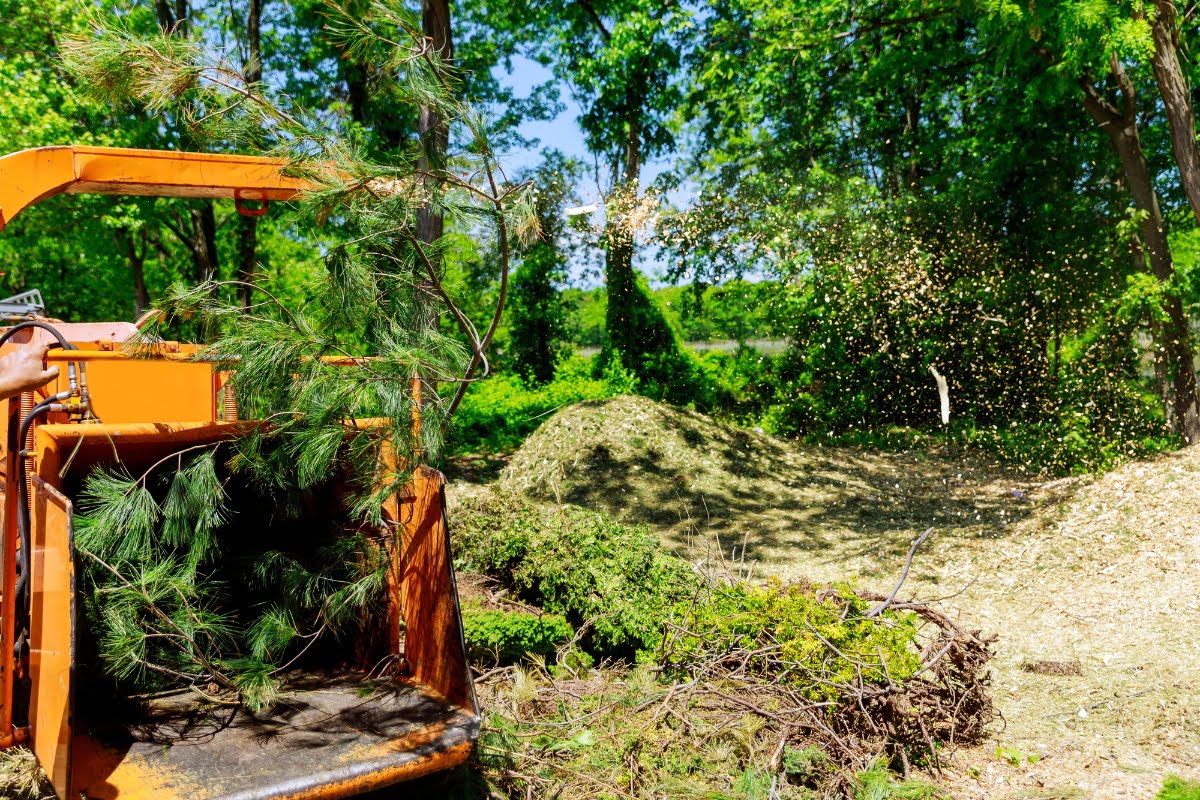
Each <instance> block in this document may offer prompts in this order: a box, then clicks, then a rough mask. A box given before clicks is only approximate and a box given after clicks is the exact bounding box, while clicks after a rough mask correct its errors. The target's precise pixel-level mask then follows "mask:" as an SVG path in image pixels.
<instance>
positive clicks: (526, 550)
mask: <svg viewBox="0 0 1200 800" xmlns="http://www.w3.org/2000/svg"><path fill="white" fill-rule="evenodd" d="M454 534H455V535H454V543H455V559H456V563H457V564H458V565H460V566H461V567H462V568H464V569H467V570H471V571H475V572H480V573H484V574H486V575H490V576H492V577H493V578H495V579H497V580H498V581H499V582H500V583H501V585H503V586H505V587H506V588H508V589H509V590H510V591H512V592H513V595H514V596H515V597H516V598H518V599H520V600H521V601H523V602H526V603H530V604H532V605H536V606H538V607H539V608H543V609H545V610H547V611H549V612H551V613H554V614H561V615H562V616H564V617H566V619H567V621H568V622H570V623H571V624H572V625H574V626H575V627H577V628H578V627H579V626H581V625H584V624H590V630H589V632H588V633H587V634H586V636H585V637H583V639H582V641H581V644H582V645H583V648H584V649H585V650H587V651H589V652H591V653H592V654H594V655H597V656H600V657H614V658H632V657H634V656H636V655H637V653H638V652H639V651H648V650H651V649H653V648H655V647H656V646H657V645H658V643H659V642H660V641H661V638H662V633H663V623H664V621H665V617H666V613H667V611H668V609H670V608H672V607H673V606H675V605H676V604H677V603H679V602H681V601H684V600H686V599H687V598H690V597H691V596H692V595H693V594H694V593H695V591H696V588H697V586H698V581H697V579H696V577H695V575H694V574H693V572H692V570H691V569H690V567H688V565H687V564H686V563H685V562H683V561H682V560H680V559H677V558H675V557H674V556H671V555H670V554H669V553H667V552H665V551H664V550H663V549H662V548H661V546H660V545H659V543H658V540H657V539H656V538H655V537H654V536H653V535H652V534H651V533H650V531H649V530H648V529H647V528H646V527H645V526H636V527H634V526H628V525H622V524H620V523H618V522H614V521H612V520H610V519H608V518H606V517H604V516H603V515H601V514H598V513H596V512H594V511H587V510H585V509H582V508H578V507H576V506H563V507H561V508H549V507H542V506H539V505H536V504H534V503H532V502H530V501H528V500H524V499H520V498H515V497H501V496H499V495H498V494H496V493H492V494H491V495H488V496H486V497H484V498H482V499H477V500H473V501H469V502H467V503H465V504H464V506H463V507H462V508H461V509H460V510H459V511H458V512H457V514H456V515H455V520H454Z"/></svg>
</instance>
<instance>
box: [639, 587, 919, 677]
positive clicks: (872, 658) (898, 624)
mask: <svg viewBox="0 0 1200 800" xmlns="http://www.w3.org/2000/svg"><path fill="white" fill-rule="evenodd" d="M835 601H836V602H835ZM871 605H872V604H869V603H867V602H866V601H864V600H862V599H860V598H859V597H858V595H856V594H855V593H854V592H853V591H852V590H851V589H850V588H849V587H848V586H844V585H843V586H838V587H834V589H833V590H832V592H827V593H814V591H813V589H812V588H811V587H806V586H798V585H791V586H784V585H782V584H781V583H779V582H778V581H772V582H771V583H770V584H768V585H767V586H762V587H759V586H752V585H749V584H742V583H738V584H734V585H733V586H730V587H717V588H715V589H714V590H713V591H712V592H711V594H709V595H708V596H706V597H703V598H701V599H700V600H699V601H696V602H691V603H688V604H685V605H683V606H679V607H676V609H675V610H674V611H673V613H672V624H671V625H670V627H669V632H668V634H667V636H666V638H665V639H664V640H663V644H662V649H661V651H660V654H659V658H660V660H661V662H662V663H663V665H664V666H665V667H667V668H668V669H672V670H680V671H684V672H687V671H690V670H691V669H692V668H694V667H699V666H701V665H703V664H705V663H706V662H707V661H708V659H709V658H711V657H712V655H713V654H714V653H720V652H724V651H728V650H738V651H741V652H746V653H751V654H753V653H759V655H751V656H749V657H748V658H747V660H746V668H747V669H748V670H749V671H750V672H751V673H752V674H754V673H758V674H760V675H761V676H762V677H763V678H764V679H768V680H770V679H775V680H784V681H787V682H789V683H791V684H792V685H794V686H796V687H797V690H798V691H799V692H801V693H802V694H804V695H805V696H806V697H808V698H809V699H812V700H818V701H821V700H831V701H836V700H838V699H839V698H840V697H841V696H842V693H843V688H844V687H848V686H852V685H854V684H855V683H856V681H859V680H861V681H862V682H864V683H866V684H876V685H886V684H887V683H888V682H889V680H895V681H901V682H903V681H905V680H907V679H908V678H909V677H911V676H912V675H913V674H914V673H915V672H916V671H917V670H918V669H919V668H920V666H921V664H920V659H919V658H918V652H919V648H918V647H917V646H916V637H917V627H916V617H914V616H913V615H912V614H895V613H892V612H890V611H889V612H884V615H883V616H884V620H885V621H884V620H879V619H874V618H868V617H867V616H866V612H867V611H868V609H869V608H870V606H871ZM847 609H848V610H847ZM780 663H784V664H787V665H788V669H787V671H786V674H784V675H777V674H775V673H776V672H777V671H778V668H779V664H780ZM813 675H821V676H822V680H821V681H819V682H814V681H813V680H812V676H813Z"/></svg>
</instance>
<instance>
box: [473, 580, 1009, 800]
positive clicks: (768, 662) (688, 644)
mask: <svg viewBox="0 0 1200 800" xmlns="http://www.w3.org/2000/svg"><path fill="white" fill-rule="evenodd" d="M883 600H885V598H883V597H882V596H876V595H873V594H870V593H859V592H855V591H853V590H851V589H850V588H849V587H847V586H845V585H841V586H833V587H825V588H819V589H818V588H815V587H812V586H808V585H790V586H784V585H782V584H778V583H772V584H769V585H767V586H752V585H749V584H744V583H729V582H722V583H712V582H706V583H705V584H704V586H703V588H702V589H701V590H700V591H698V592H697V594H696V596H695V597H694V598H693V600H692V602H691V603H689V604H688V605H686V606H682V607H678V608H676V609H674V610H673V611H671V612H670V613H669V615H668V619H667V621H666V623H665V634H664V636H663V640H662V645H661V647H660V649H659V652H658V654H657V658H656V659H655V660H654V661H653V662H645V663H642V664H639V665H638V666H637V667H634V668H628V667H622V666H613V665H609V666H607V667H604V668H601V669H598V670H594V671H575V670H572V669H570V668H565V667H553V666H550V667H547V666H544V664H540V663H539V664H537V665H536V666H534V667H533V668H529V669H516V668H514V669H511V670H508V671H507V672H493V674H492V675H491V676H490V677H489V679H488V680H487V681H485V682H484V685H483V694H484V696H485V698H486V699H487V701H488V703H489V706H490V707H491V709H492V710H493V711H494V712H495V713H494V714H493V716H492V717H491V720H490V724H489V728H488V731H487V733H486V734H485V736H484V740H483V744H482V747H481V760H482V762H483V765H484V768H485V769H484V775H485V776H486V777H487V778H488V780H489V781H490V782H491V784H492V788H493V789H494V790H497V791H499V792H501V793H503V794H506V795H508V796H520V795H524V796H532V797H541V796H545V797H551V796H553V797H562V798H569V797H576V796H578V797H584V796H589V797H590V796H595V795H596V794H597V793H598V792H599V793H601V794H608V795H611V796H615V797H658V796H664V794H665V795H669V796H692V795H696V796H706V795H708V794H711V793H713V792H718V793H720V792H736V793H738V794H746V795H747V796H751V797H754V796H759V797H763V798H768V797H779V798H783V797H796V798H800V797H810V796H813V795H812V793H814V792H816V793H817V794H818V796H822V797H838V796H844V797H856V796H860V795H862V794H863V793H864V782H866V783H870V782H872V781H874V782H880V781H882V782H884V783H887V782H888V781H892V780H893V778H892V777H889V776H890V775H892V773H893V771H894V773H898V774H899V776H900V777H899V780H901V781H903V787H904V788H905V791H907V792H908V793H906V794H904V795H903V796H906V797H908V796H913V797H937V796H942V794H943V793H941V792H940V790H938V789H937V788H936V786H934V785H932V784H928V783H924V782H922V781H921V779H920V778H918V777H916V775H915V773H916V771H918V770H921V771H924V772H928V773H932V774H934V775H936V774H937V773H938V772H939V771H940V769H941V766H942V765H943V763H944V761H945V759H946V757H947V756H948V754H949V753H950V751H952V750H953V748H954V747H956V746H958V745H968V744H974V743H978V742H979V741H980V740H981V739H982V737H983V735H984V732H985V729H986V727H987V726H988V724H989V723H991V722H992V720H993V719H994V717H995V711H994V709H993V705H992V701H991V697H990V694H989V691H988V687H989V682H990V676H989V674H988V672H987V669H986V665H987V662H988V660H989V659H990V658H991V644H992V642H993V641H994V638H993V637H985V636H983V635H981V634H980V633H979V632H977V631H968V630H965V629H963V628H962V627H960V626H958V625H957V624H955V623H954V622H953V621H951V620H950V619H949V618H948V617H946V616H945V615H944V614H942V613H941V612H940V611H938V610H937V609H935V608H933V607H931V606H930V605H928V604H925V603H920V602H892V603H889V604H888V605H887V606H886V608H884V607H883V603H882V602H881V601H883ZM872 796H874V795H872Z"/></svg>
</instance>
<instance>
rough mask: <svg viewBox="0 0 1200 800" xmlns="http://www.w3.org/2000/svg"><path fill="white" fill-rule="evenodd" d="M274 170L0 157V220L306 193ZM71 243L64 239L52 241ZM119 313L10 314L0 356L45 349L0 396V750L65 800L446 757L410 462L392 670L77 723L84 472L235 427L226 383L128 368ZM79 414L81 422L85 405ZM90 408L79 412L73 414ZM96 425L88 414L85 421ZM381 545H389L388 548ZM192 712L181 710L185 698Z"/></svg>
mask: <svg viewBox="0 0 1200 800" xmlns="http://www.w3.org/2000/svg"><path fill="white" fill-rule="evenodd" d="M303 188H304V187H303V185H301V184H300V182H298V181H297V180H295V179H292V178H289V177H287V176H286V175H285V174H284V173H283V172H282V170H281V168H280V164H279V162H276V161H273V160H270V159H264V158H253V157H242V156H228V155H205V154H193V153H168V152H155V151H142V150H123V149H110V148H98V147H50V148H42V149H37V150H27V151H23V152H19V153H15V154H13V155H9V156H5V157H3V158H0V229H2V228H3V227H4V226H5V225H6V224H7V223H9V222H11V220H12V219H13V217H15V216H16V215H17V214H18V213H19V212H20V211H21V210H22V209H24V208H25V207H27V206H29V205H31V204H33V203H36V202H38V201H40V200H43V199H45V198H48V197H51V196H53V195H57V194H61V193H83V192H92V193H106V194H126V195H153V196H170V197H214V198H218V197H220V198H234V199H235V200H236V201H237V203H238V208H239V210H242V211H246V212H249V211H250V210H249V209H245V208H244V207H243V201H246V200H249V201H255V202H260V203H265V202H266V201H271V200H286V199H288V198H291V197H293V196H294V195H296V194H297V192H299V191H302V190H303ZM63 235H64V236H69V235H70V232H69V231H64V232H63ZM134 332H135V327H134V325H133V324H131V323H127V322H95V323H72V324H59V323H47V322H41V321H30V322H23V323H19V324H16V325H12V326H10V327H8V328H6V329H0V353H2V352H5V351H7V350H9V349H11V348H12V347H15V346H17V344H18V343H21V342H29V341H33V340H39V339H40V340H44V341H47V342H54V343H55V344H56V345H57V346H54V347H53V349H51V350H50V351H49V353H48V355H47V360H48V361H49V362H50V363H52V364H58V365H60V373H59V377H58V378H57V379H56V381H52V382H51V383H50V384H49V385H47V386H46V387H44V388H43V389H41V390H39V391H37V392H33V393H30V394H27V395H25V396H23V397H20V398H14V399H12V400H9V401H6V402H4V403H0V412H2V413H3V420H4V421H5V423H6V425H7V431H6V434H5V435H4V436H0V446H2V447H3V450H2V452H3V459H0V465H2V468H3V470H4V473H3V480H2V482H0V491H2V492H3V535H2V538H0V562H2V567H0V575H2V578H0V611H2V620H0V621H2V628H0V747H11V746H13V745H16V744H23V745H25V746H27V747H29V748H30V749H32V750H33V752H34V753H35V754H36V755H37V758H38V760H39V762H40V763H41V765H42V766H43V767H44V768H45V771H46V773H47V775H48V776H49V778H50V781H51V782H52V783H53V786H54V791H55V792H56V793H57V795H58V797H59V798H61V799H62V800H67V798H70V799H71V800H79V798H92V799H94V800H100V799H101V798H103V799H104V800H108V799H109V798H121V800H132V798H147V799H148V798H156V800H170V799H171V798H180V799H181V800H182V799H183V798H187V800H202V799H204V798H238V800H257V799H259V798H263V799H265V798H318V797H320V798H335V797H350V796H354V795H356V794H360V793H363V792H366V791H369V790H372V789H377V788H381V787H385V786H389V785H392V784H395V783H399V782H402V781H405V780H408V779H411V778H414V777H418V776H421V775H424V774H427V773H430V772H434V771H437V770H441V769H445V768H448V767H451V766H454V765H456V764H458V763H460V762H462V761H463V760H464V759H465V758H466V757H467V755H468V754H469V752H470V749H471V747H472V745H473V743H474V741H475V739H476V738H477V736H478V731H479V716H478V709H477V707H476V704H475V696H474V689H473V686H472V683H471V677H470V672H469V670H468V666H467V662H466V654H465V648H464V646H463V638H462V621H461V616H460V612H459V608H458V596H457V593H456V590H455V585H454V575H453V571H452V567H451V562H450V554H449V539H448V533H447V529H446V523H445V515H444V510H443V498H444V493H443V486H444V479H443V478H442V476H441V474H439V473H438V472H436V471H434V470H431V469H427V468H421V469H419V470H418V471H417V472H416V473H415V475H414V477H413V479H412V481H411V483H410V485H409V486H408V489H407V490H406V491H404V492H401V493H399V494H398V495H397V496H396V497H394V498H393V499H392V500H391V501H390V502H389V504H388V507H387V509H386V511H387V514H386V516H388V517H390V519H388V520H387V521H388V522H389V523H390V524H389V525H388V530H387V531H385V532H382V533H381V534H380V535H381V538H386V540H387V541H389V542H391V543H392V544H390V545H389V546H388V548H387V552H388V554H389V556H388V557H389V559H390V561H389V563H388V572H389V577H390V580H389V586H388V592H387V594H388V596H389V601H388V604H387V610H386V614H387V619H385V620H379V621H373V622H372V625H371V626H370V628H369V629H370V630H373V631H382V633H380V634H379V637H380V638H383V639H387V640H388V641H386V642H382V643H379V642H375V643H373V646H375V647H376V652H378V650H379V649H380V648H383V649H384V650H385V652H387V653H389V654H390V655H391V656H392V658H391V660H390V663H393V664H396V665H397V667H396V668H395V669H394V670H392V671H390V672H389V674H388V676H387V679H386V680H383V681H379V680H373V681H372V680H369V677H375V678H377V677H378V673H376V675H375V676H367V675H366V674H365V673H362V672H356V671H354V670H349V669H341V670H340V671H339V670H332V669H331V670H329V671H326V672H318V671H313V672H311V673H307V674H303V675H299V676H292V677H289V680H288V684H287V688H288V691H287V694H286V695H285V697H284V699H283V700H282V701H281V702H279V703H277V704H276V705H275V706H273V707H271V708H270V709H267V710H264V711H261V712H258V713H251V712H249V711H247V710H246V709H244V708H241V707H233V708H232V709H230V708H224V709H222V710H221V713H219V714H215V713H213V714H208V715H207V716H206V715H205V714H204V713H197V709H196V708H194V707H187V708H184V707H181V706H179V703H180V700H179V699H178V696H167V697H164V698H162V699H150V700H146V701H145V703H144V704H143V705H144V708H145V710H144V712H143V716H142V717H140V718H136V719H131V720H126V719H123V718H122V719H114V718H112V717H109V716H106V715H104V714H97V713H95V712H91V713H89V708H90V707H95V704H94V703H91V702H88V701H89V700H90V698H88V697H81V696H80V695H81V691H80V685H81V682H82V681H81V678H82V677H86V676H81V675H80V674H79V672H78V664H77V657H76V652H77V644H78V643H79V642H80V634H81V631H80V629H79V626H80V625H81V624H82V622H83V620H82V617H81V614H80V611H79V605H80V601H79V598H78V596H77V587H76V572H77V569H79V568H80V564H79V563H78V561H77V559H76V556H77V553H76V552H75V548H74V538H73V518H74V500H75V498H76V496H77V494H78V492H79V491H80V487H81V484H82V482H83V479H84V477H85V476H86V475H87V474H88V473H89V472H90V471H91V470H92V469H93V468H95V467H96V466H97V465H100V466H105V465H114V464H118V463H119V464H121V465H123V466H124V467H125V468H127V469H128V470H130V471H131V474H135V475H136V474H138V472H137V471H138V470H144V469H146V468H147V467H148V466H150V465H152V464H153V463H155V462H156V461H157V460H159V459H162V458H164V457H167V456H170V455H171V454H172V453H176V452H178V451H180V450H181V449H183V448H186V447H190V446H193V445H196V444H201V443H208V442H216V441H219V440H226V439H230V438H233V437H238V436H242V435H244V434H245V433H247V431H249V430H251V429H253V428H255V427H256V426H258V425H260V424H261V423H257V422H254V421H246V420H239V419H238V414H237V405H236V401H235V398H234V397H233V393H232V391H231V387H228V386H227V385H226V384H227V379H228V375H227V374H224V373H221V372H219V371H217V370H216V369H215V368H214V367H213V365H212V364H211V363H205V362H203V361H198V360H195V359H193V358H192V356H193V354H195V353H196V352H197V348H196V347H194V346H189V345H186V344H174V343H166V344H165V345H163V346H162V347H160V348H157V350H158V351H159V352H158V354H157V355H156V356H155V357H153V358H143V357H140V356H139V357H138V358H130V357H127V355H126V354H125V353H124V352H123V349H122V346H121V345H122V342H123V341H125V340H126V339H127V338H128V337H129V336H130V335H131V334H133V333H134ZM87 411H90V412H91V414H90V415H88V414H85V412H87ZM88 416H90V417H93V418H89V419H85V417H88ZM95 418H98V419H99V420H100V421H99V422H97V421H96V419H95ZM388 537H390V538H388ZM189 702H192V703H193V705H194V702H195V701H194V699H193V700H191V701H189Z"/></svg>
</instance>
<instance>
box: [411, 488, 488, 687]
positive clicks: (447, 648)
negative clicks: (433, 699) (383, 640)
mask: <svg viewBox="0 0 1200 800" xmlns="http://www.w3.org/2000/svg"><path fill="white" fill-rule="evenodd" d="M445 481H446V479H445V478H444V477H443V476H442V474H441V473H440V472H437V471H436V470H432V469H429V468H427V467H422V468H420V469H419V470H417V471H416V473H414V475H413V479H412V487H411V494H409V495H408V496H406V497H403V498H402V499H401V503H400V516H401V521H402V522H403V523H404V539H403V542H402V547H401V594H402V608H403V611H404V655H405V659H406V660H407V661H408V664H409V668H410V669H411V670H412V675H413V677H414V678H415V679H416V680H418V681H420V682H421V683H422V684H424V685H426V686H429V687H430V688H431V689H433V690H434V691H435V692H438V693H439V694H441V695H442V696H443V697H445V698H446V699H447V700H448V701H449V702H452V703H455V704H457V705H460V706H464V707H468V708H472V709H475V708H476V703H475V686H474V684H473V682H472V680H471V673H470V667H469V666H468V665H467V654H466V646H465V644H464V643H463V631H462V614H461V612H460V611H459V607H458V591H457V589H456V587H455V583H454V568H453V564H452V563H451V558H450V536H449V531H448V530H447V528H446V517H445V513H444V508H443V498H444V496H443V492H442V487H443V486H444V485H445Z"/></svg>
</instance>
